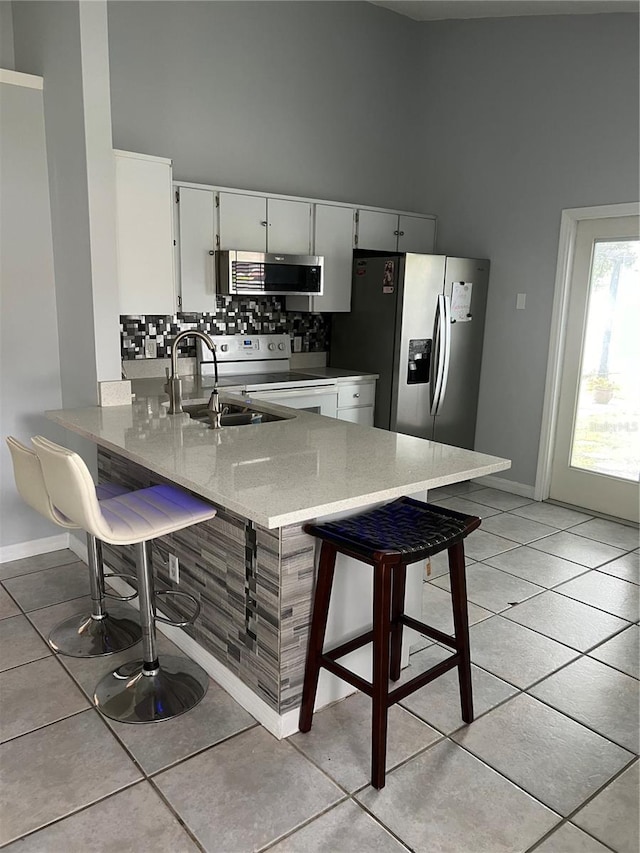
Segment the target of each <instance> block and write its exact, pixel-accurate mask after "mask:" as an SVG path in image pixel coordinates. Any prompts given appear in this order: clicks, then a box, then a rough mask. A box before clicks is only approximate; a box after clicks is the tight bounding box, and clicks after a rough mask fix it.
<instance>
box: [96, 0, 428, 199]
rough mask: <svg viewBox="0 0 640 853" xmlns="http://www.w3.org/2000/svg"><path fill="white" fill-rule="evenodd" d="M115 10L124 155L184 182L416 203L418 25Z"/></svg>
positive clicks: (294, 12) (261, 12)
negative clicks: (150, 158)
mask: <svg viewBox="0 0 640 853" xmlns="http://www.w3.org/2000/svg"><path fill="white" fill-rule="evenodd" d="M108 8H109V43H110V57H111V99H112V117H113V139H114V145H115V146H116V147H118V148H125V149H130V150H133V151H141V152H145V153H149V154H157V155H161V156H165V157H171V158H173V160H174V176H175V177H176V178H179V179H182V180H189V181H200V182H206V183H218V184H221V185H223V186H231V187H239V188H244V189H256V190H263V191H269V190H270V191H272V192H279V193H287V194H292V195H307V196H313V197H318V198H328V199H332V200H337V201H358V202H362V203H369V204H374V205H375V204H379V205H383V206H388V207H401V208H406V207H408V206H409V205H410V203H411V202H412V201H413V192H412V187H413V181H414V177H415V174H414V168H413V163H414V162H415V157H416V155H417V151H418V147H417V146H418V140H417V139H416V138H415V135H414V134H411V133H406V132H405V130H406V127H407V124H408V122H410V120H411V114H412V99H413V97H414V94H415V89H414V85H413V84H414V83H415V73H414V69H415V68H416V63H417V61H418V59H419V56H420V54H419V51H418V44H419V35H420V31H419V28H417V27H416V26H415V24H414V22H413V21H410V20H409V19H408V18H403V17H401V16H400V15H396V14H394V13H392V12H389V11H387V10H385V9H379V8H376V7H373V6H371V5H369V4H367V3H350V2H340V3H335V2H320V3H315V2H304V3H303V2H293V3H290V2H275V3H272V2H258V3H256V2H236V3H218V2H206V3H201V2H195V3H192V2H160V3H155V2H127V3H119V2H116V3H111V2H110V3H109V4H108ZM416 201H417V199H416ZM424 201H425V200H423V199H420V202H421V207H422V206H423V203H424Z"/></svg>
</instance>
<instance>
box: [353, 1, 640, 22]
mask: <svg viewBox="0 0 640 853" xmlns="http://www.w3.org/2000/svg"><path fill="white" fill-rule="evenodd" d="M370 2H372V3H373V4H374V6H384V7H385V8H386V9H392V10H393V11H394V12H398V13H399V14H400V15H406V16H407V17H408V18H413V20H414V21H442V20H446V19H447V18H510V17H513V16H519V15H593V14H601V13H603V12H638V11H640V3H638V2H637V0H370Z"/></svg>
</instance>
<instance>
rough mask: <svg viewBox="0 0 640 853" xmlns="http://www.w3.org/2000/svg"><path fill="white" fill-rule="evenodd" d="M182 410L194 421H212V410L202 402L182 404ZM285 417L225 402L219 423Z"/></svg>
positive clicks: (237, 423)
mask: <svg viewBox="0 0 640 853" xmlns="http://www.w3.org/2000/svg"><path fill="white" fill-rule="evenodd" d="M182 410H183V411H184V412H186V413H187V414H188V415H189V417H190V418H193V420H194V421H200V422H201V423H211V424H212V423H213V412H212V411H211V410H210V409H209V408H207V406H205V405H203V404H202V403H196V404H194V405H188V406H185V405H183V406H182ZM285 420H287V418H284V417H281V416H280V415H273V414H271V412H263V411H260V409H254V408H251V409H250V408H249V407H248V406H241V405H237V404H236V403H225V404H224V405H223V406H222V416H221V418H220V421H221V424H222V426H223V427H225V426H244V425H245V424H266V423H269V422H270V421H285Z"/></svg>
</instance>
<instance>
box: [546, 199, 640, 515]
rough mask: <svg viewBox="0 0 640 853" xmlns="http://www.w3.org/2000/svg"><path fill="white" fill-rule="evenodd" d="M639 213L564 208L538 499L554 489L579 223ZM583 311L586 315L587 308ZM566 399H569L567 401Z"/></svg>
mask: <svg viewBox="0 0 640 853" xmlns="http://www.w3.org/2000/svg"><path fill="white" fill-rule="evenodd" d="M639 213H640V205H639V204H638V203H637V202H631V203H625V204H616V205H603V206H598V207H589V208H573V209H568V210H564V211H562V219H561V227H560V241H559V249H558V262H557V268H556V282H555V295H554V305H553V316H552V324H551V335H550V344H549V356H548V362H547V379H546V387H545V400H544V408H543V417H542V426H541V434H540V447H539V454H538V469H537V474H536V485H535V493H534V497H535V499H536V500H545V499H547V498H548V497H549V495H550V489H551V476H552V463H553V457H554V452H555V449H556V447H555V437H556V433H557V429H558V419H559V416H560V415H561V412H560V398H561V389H562V383H563V354H564V352H565V348H566V346H567V337H568V331H569V310H570V292H571V281H572V276H573V274H574V258H575V249H576V237H577V232H578V225H579V223H581V222H585V221H589V220H608V219H611V218H615V217H630V216H638V214H639ZM587 273H588V271H587ZM582 310H583V317H584V308H583V309H582ZM581 327H582V324H581ZM580 333H581V330H580ZM569 344H570V345H573V344H572V342H571V341H569ZM565 387H566V386H565ZM565 397H566V391H565ZM565 402H567V401H566V400H565ZM568 402H569V404H570V406H571V407H572V412H573V409H574V403H575V393H574V395H573V399H570V400H569V401H568ZM603 512H604V510H603ZM608 514H615V511H614V510H613V509H611V510H610V513H608Z"/></svg>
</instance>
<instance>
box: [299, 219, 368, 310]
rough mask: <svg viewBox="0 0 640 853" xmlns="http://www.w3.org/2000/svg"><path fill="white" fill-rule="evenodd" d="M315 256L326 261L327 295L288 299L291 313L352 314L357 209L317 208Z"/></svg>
mask: <svg viewBox="0 0 640 853" xmlns="http://www.w3.org/2000/svg"><path fill="white" fill-rule="evenodd" d="M314 213H315V217H314V218H315V222H314V239H313V244H312V245H313V254H314V255H322V257H323V258H324V267H323V271H322V275H323V280H324V284H323V291H324V292H323V295H322V296H288V297H287V310H289V311H317V312H320V311H350V310H351V269H352V264H353V238H354V226H355V208H349V207H337V206H336V205H331V204H316V205H315V211H314Z"/></svg>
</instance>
